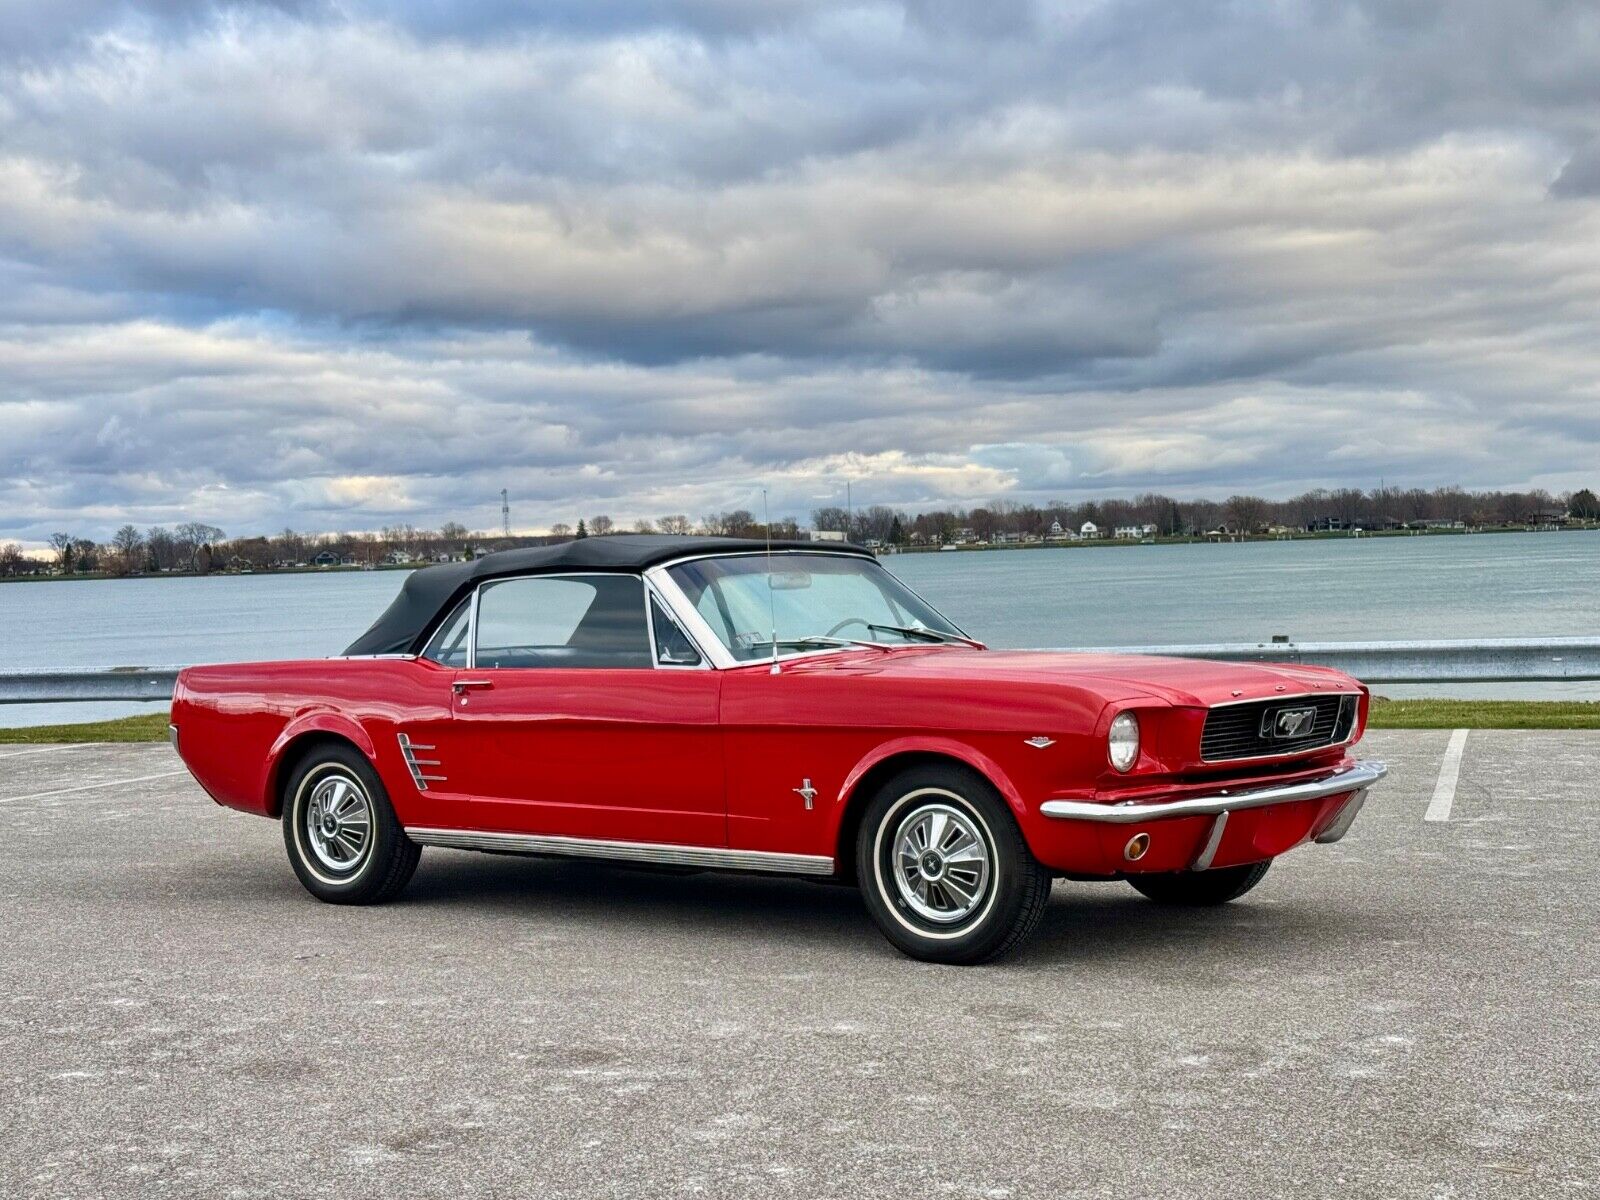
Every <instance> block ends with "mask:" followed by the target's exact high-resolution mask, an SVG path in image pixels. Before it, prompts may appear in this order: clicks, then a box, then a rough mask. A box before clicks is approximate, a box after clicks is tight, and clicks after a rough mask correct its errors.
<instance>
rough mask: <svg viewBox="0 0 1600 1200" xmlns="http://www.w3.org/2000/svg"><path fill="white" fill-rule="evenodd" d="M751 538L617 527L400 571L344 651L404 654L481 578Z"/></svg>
mask: <svg viewBox="0 0 1600 1200" xmlns="http://www.w3.org/2000/svg"><path fill="white" fill-rule="evenodd" d="M766 548H767V543H766V542H765V541H762V540H761V539H759V538H727V537H676V536H669V535H667V534H660V533H619V534H609V535H606V536H604V537H587V538H579V539H577V540H576V541H571V542H561V543H560V544H558V545H555V546H532V547H529V548H527V549H525V550H501V551H498V552H497V553H494V554H485V555H484V556H483V557H482V558H478V559H474V560H473V561H471V562H460V563H444V564H442V565H440V566H437V567H423V568H422V569H421V570H417V571H413V572H411V574H410V575H408V576H407V577H406V581H405V583H404V584H403V585H402V586H401V588H400V594H399V595H398V596H396V597H395V598H394V603H392V604H390V605H389V607H388V608H387V609H385V610H384V613H383V615H382V616H381V617H379V618H378V619H377V620H376V621H374V622H373V623H372V628H370V629H368V630H367V631H366V632H365V633H364V634H362V635H361V636H360V637H358V638H357V639H356V640H355V641H354V642H352V643H351V644H350V647H349V648H348V649H347V650H346V651H345V653H346V654H409V653H412V652H414V651H416V650H419V649H421V646H420V645H419V644H418V643H419V642H421V641H422V639H423V636H424V635H425V634H427V633H428V632H430V631H431V630H432V628H433V626H434V625H435V623H436V622H437V621H438V620H439V619H440V618H441V617H443V616H444V615H446V614H447V613H448V612H449V611H450V610H451V609H453V608H454V607H455V605H456V604H457V603H459V602H460V599H461V597H463V596H465V595H466V594H467V593H468V592H470V591H471V590H472V589H473V588H474V587H475V586H476V585H477V584H479V583H481V582H482V581H483V580H485V579H496V578H499V577H501V576H505V575H541V574H553V573H558V572H562V571H617V572H620V573H626V574H632V573H637V572H639V571H643V570H645V569H646V568H647V567H653V566H656V565H657V564H659V563H664V562H668V561H670V560H672V559H674V558H692V557H693V556H695V555H698V554H727V553H729V552H734V553H739V552H755V553H759V552H762V551H764V550H765V549H766ZM772 548H773V549H774V550H824V551H827V552H829V553H842V554H860V555H865V556H866V557H869V558H870V557H871V556H872V552H871V551H870V550H864V549H862V548H861V547H860V546H852V545H848V544H846V543H843V542H773V543H772Z"/></svg>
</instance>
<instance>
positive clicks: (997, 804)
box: [856, 765, 1050, 965]
mask: <svg viewBox="0 0 1600 1200" xmlns="http://www.w3.org/2000/svg"><path fill="white" fill-rule="evenodd" d="M856 878H857V880H858V881H859V882H860V885H861V892H862V895H863V897H864V898H865V900H866V904H867V910H868V911H869V912H870V913H871V914H872V919H873V920H874V921H875V922H877V925H878V928H879V929H881V930H882V931H883V934H884V936H885V937H887V938H888V939H889V941H891V942H892V943H894V945H895V946H896V947H898V948H899V949H900V950H902V951H903V952H904V953H906V954H908V955H910V956H911V957H912V958H920V959H922V960H923V961H925V962H939V963H957V964H963V965H966V964H972V963H980V962H987V961H989V960H990V959H993V958H998V957H1000V956H1001V955H1003V954H1006V953H1009V952H1010V951H1011V950H1014V949H1015V948H1016V947H1017V946H1019V945H1021V944H1022V942H1023V941H1024V940H1026V939H1027V937H1028V935H1029V934H1031V933H1032V932H1033V930H1034V928H1035V927H1036V926H1037V925H1038V924H1039V919H1040V917H1042V916H1043V915H1044V908H1045V904H1046V903H1047V902H1048V901H1049V899H1050V872H1049V871H1047V870H1045V868H1044V867H1042V866H1040V865H1039V863H1038V861H1037V860H1036V859H1035V858H1034V857H1033V853H1032V852H1031V851H1030V850H1029V849H1028V844H1027V842H1025V841H1024V840H1023V837H1022V831H1021V830H1020V829H1018V828H1017V823H1016V820H1015V819H1014V818H1013V817H1012V815H1011V812H1010V810H1009V809H1008V808H1007V807H1006V805H1005V802H1004V801H1003V800H1002V799H1001V798H1000V796H999V795H998V794H997V793H996V792H995V790H994V788H993V787H991V786H990V785H989V783H988V782H987V781H986V780H984V779H983V778H982V777H980V776H978V775H976V774H974V773H973V772H971V771H967V770H965V769H963V768H960V767H955V766H944V765H930V766H925V767H914V768H912V769H910V770H908V771H905V772H903V773H902V774H900V775H898V776H896V777H895V778H894V779H892V780H890V781H889V782H888V784H886V785H885V786H884V787H883V788H882V789H880V790H879V791H878V793H877V795H875V796H874V797H873V798H872V799H871V800H870V801H869V802H868V804H867V811H866V813H865V814H864V816H863V819H862V822H861V833H860V836H859V837H858V839H857V842H856Z"/></svg>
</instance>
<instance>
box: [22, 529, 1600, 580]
mask: <svg viewBox="0 0 1600 1200" xmlns="http://www.w3.org/2000/svg"><path fill="white" fill-rule="evenodd" d="M1514 533H1526V534H1568V533H1600V522H1589V523H1585V524H1581V525H1567V526H1553V527H1549V528H1535V527H1532V526H1528V525H1491V526H1485V527H1483V528H1480V529H1383V530H1371V531H1365V530H1364V531H1361V532H1358V533H1357V532H1351V531H1349V530H1333V531H1326V532H1316V533H1309V532H1305V531H1300V532H1295V533H1263V534H1230V535H1226V536H1214V537H1206V536H1194V535H1185V536H1182V537H1151V538H1141V539H1134V538H1106V537H1103V538H1078V539H1072V540H1069V539H1066V538H1044V539H1040V540H1037V541H1026V542H1024V541H1017V542H968V543H961V544H956V543H949V544H946V545H941V546H900V547H876V548H874V551H875V553H877V554H878V555H879V557H881V558H896V557H898V556H900V555H902V554H944V553H956V554H977V553H984V552H988V551H997V550H998V551H1013V550H1097V549H1122V550H1126V549H1132V548H1136V547H1144V546H1197V545H1199V546H1203V545H1257V544H1264V543H1274V544H1275V543H1280V542H1341V541H1367V540H1370V539H1376V538H1384V539H1394V538H1400V539H1405V538H1437V537H1449V538H1459V537H1478V536H1481V535H1483V534H1514ZM839 544H840V543H838V542H828V541H819V542H817V543H816V547H817V549H819V550H827V549H828V548H829V547H831V546H836V545H839ZM434 565H436V564H433V563H425V562H417V563H373V564H371V565H361V564H357V565H352V566H346V565H344V564H340V565H338V566H326V567H316V566H304V567H270V568H268V567H264V568H261V569H260V570H250V571H240V570H236V569H232V568H219V569H217V570H214V571H159V572H131V573H128V574H117V573H114V572H110V571H88V572H84V573H83V574H78V573H76V572H74V573H72V574H70V575H62V574H57V573H55V572H43V573H39V574H33V575H6V576H0V584H6V583H76V582H85V583H93V582H105V581H111V580H126V579H208V578H214V577H222V578H239V577H243V576H247V575H263V576H277V575H349V574H361V573H370V572H375V571H416V570H420V569H422V568H424V567H429V566H434Z"/></svg>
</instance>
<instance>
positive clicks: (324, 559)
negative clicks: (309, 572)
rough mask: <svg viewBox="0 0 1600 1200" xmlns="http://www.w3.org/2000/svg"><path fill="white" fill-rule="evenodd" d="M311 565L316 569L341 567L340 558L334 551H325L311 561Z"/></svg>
mask: <svg viewBox="0 0 1600 1200" xmlns="http://www.w3.org/2000/svg"><path fill="white" fill-rule="evenodd" d="M311 565H312V566H314V567H337V566H338V565H339V556H338V555H337V554H335V553H334V552H333V551H332V550H324V551H323V552H322V553H321V554H319V555H317V556H316V557H315V558H313V559H312V560H311Z"/></svg>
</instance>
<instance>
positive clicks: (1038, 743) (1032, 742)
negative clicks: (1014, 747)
mask: <svg viewBox="0 0 1600 1200" xmlns="http://www.w3.org/2000/svg"><path fill="white" fill-rule="evenodd" d="M1055 744H1056V740H1055V738H1047V737H1044V736H1043V735H1040V736H1039V737H1031V738H1025V739H1024V740H1023V745H1025V746H1032V747H1033V748H1034V749H1035V750H1044V749H1047V748H1049V747H1051V746H1054V745H1055Z"/></svg>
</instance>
